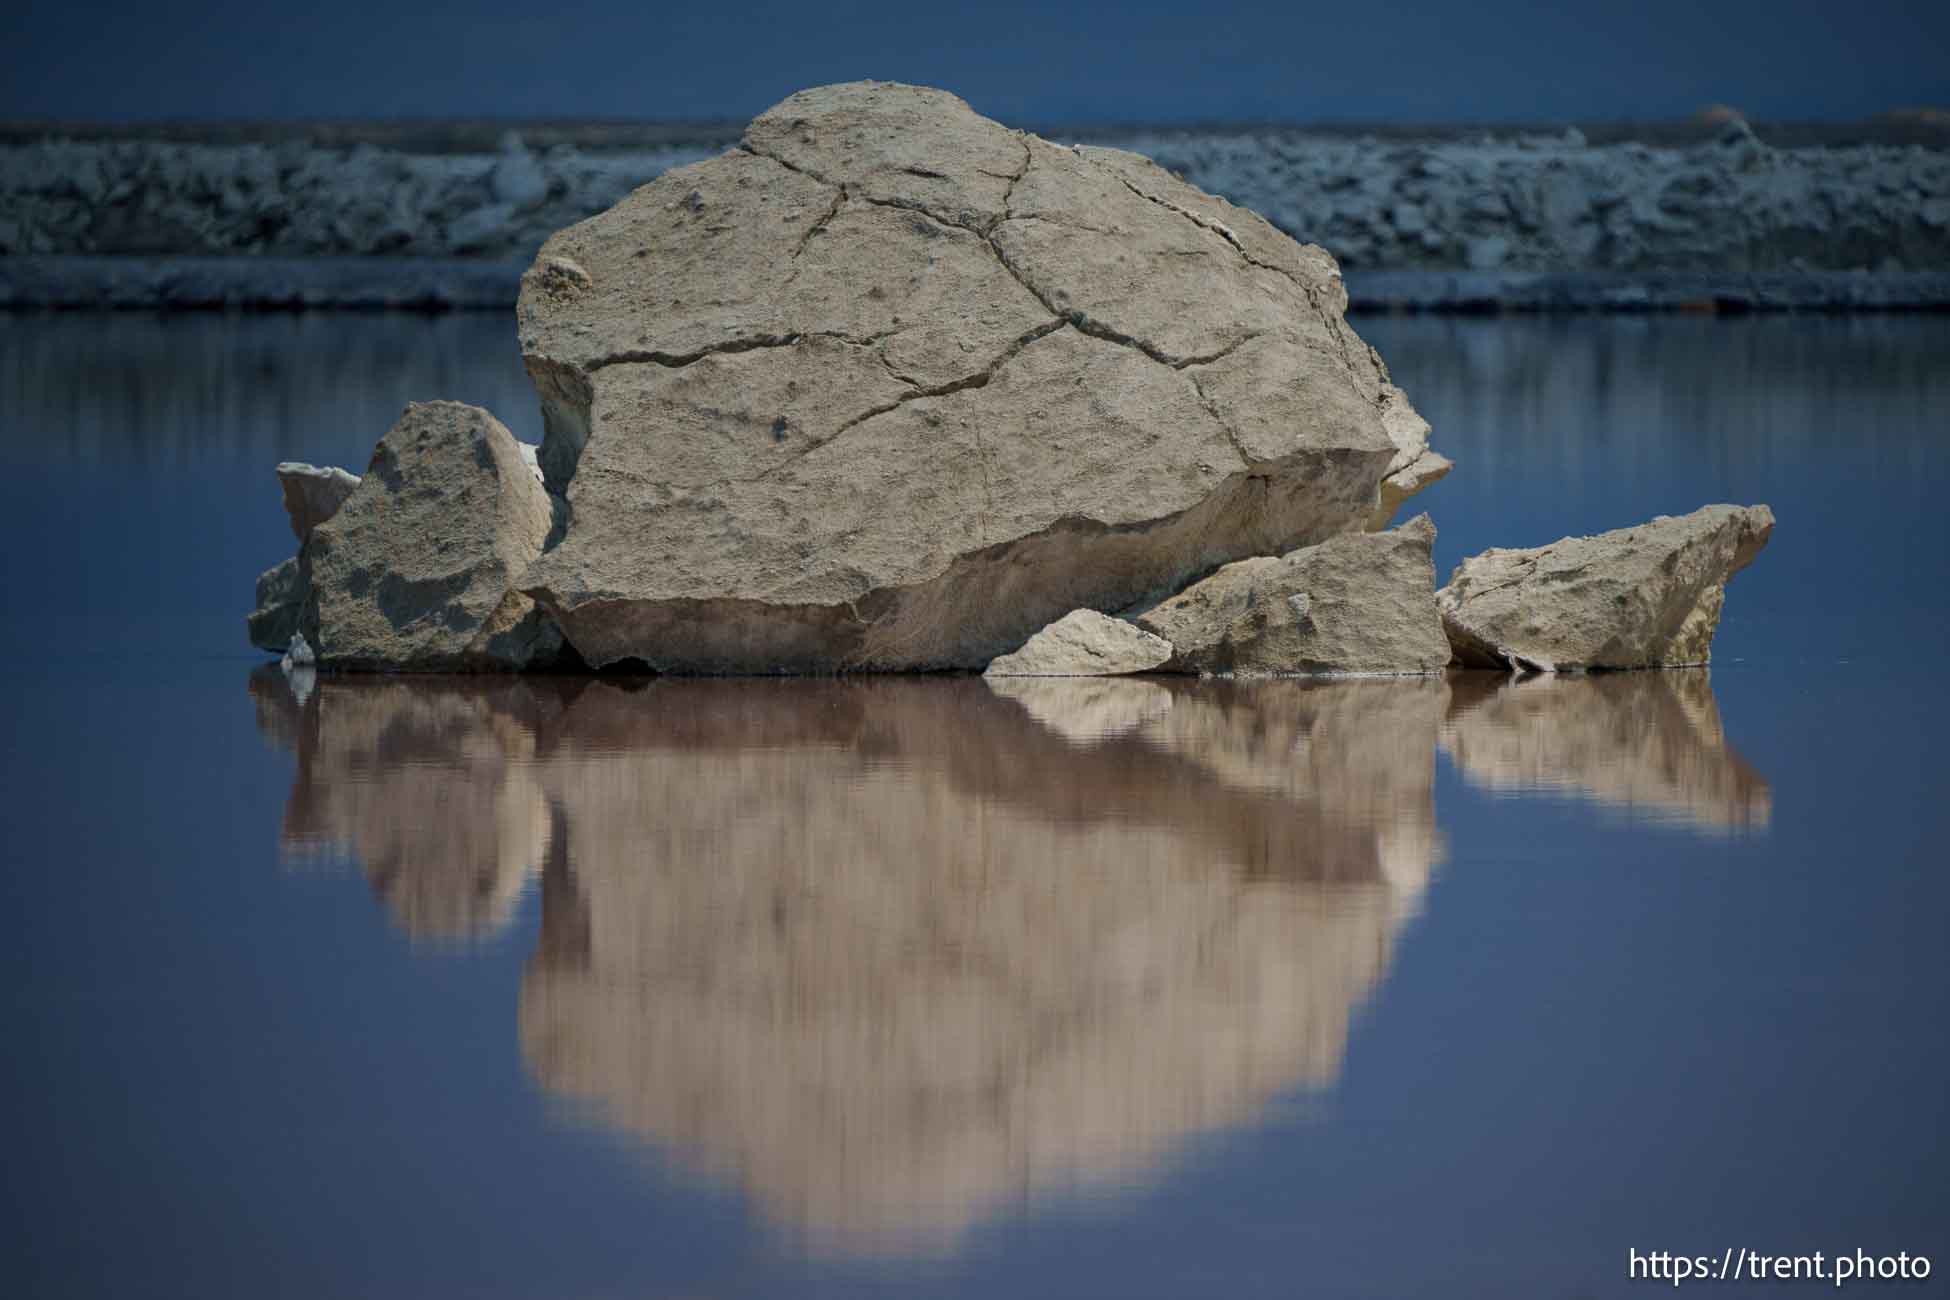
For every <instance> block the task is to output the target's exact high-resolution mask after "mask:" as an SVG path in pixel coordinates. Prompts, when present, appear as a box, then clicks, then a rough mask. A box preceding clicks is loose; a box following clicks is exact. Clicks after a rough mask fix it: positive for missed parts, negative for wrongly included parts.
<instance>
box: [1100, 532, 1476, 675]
mask: <svg viewBox="0 0 1950 1300" xmlns="http://www.w3.org/2000/svg"><path fill="white" fill-rule="evenodd" d="M1434 544H1435V525H1434V524H1433V523H1431V522H1430V521H1429V517H1428V516H1427V515H1417V516H1416V517H1415V518H1414V519H1411V520H1409V521H1408V522H1407V523H1405V524H1403V525H1402V526H1401V527H1399V528H1395V529H1392V530H1390V531H1388V532H1385V533H1361V534H1354V535H1350V536H1344V537H1335V538H1331V539H1329V540H1328V541H1325V542H1322V543H1320V544H1319V545H1317V546H1309V547H1304V548H1302V549H1300V550H1297V551H1293V552H1290V553H1288V554H1286V555H1281V556H1257V557H1255V558H1253V559H1249V560H1240V561H1239V562H1238V563H1236V564H1228V565H1226V566H1225V567H1224V568H1222V569H1220V570H1219V571H1218V572H1217V573H1214V574H1213V575H1212V576H1211V577H1209V578H1206V579H1205V580H1204V581H1202V582H1195V583H1193V584H1192V585H1191V586H1189V587H1187V588H1186V589H1185V590H1183V591H1181V592H1179V593H1178V594H1177V595H1175V596H1173V597H1171V598H1170V599H1169V600H1166V601H1164V602H1162V603H1161V604H1159V605H1157V606H1156V607H1154V608H1152V609H1151V610H1149V611H1147V612H1146V613H1144V614H1143V615H1141V616H1140V617H1139V618H1138V620H1137V623H1138V626H1140V627H1142V628H1144V629H1146V630H1147V631H1150V632H1155V633H1157V634H1158V635H1159V636H1161V637H1164V638H1165V639H1166V640H1167V641H1169V642H1170V643H1171V644H1172V646H1173V647H1174V648H1175V653H1174V655H1173V657H1172V660H1171V663H1170V667H1171V668H1172V669H1175V670H1178V671H1183V672H1200V673H1237V674H1242V675H1256V674H1284V673H1296V674H1298V673H1309V674H1310V673H1373V674H1418V673H1433V672H1438V671H1440V670H1441V669H1442V668H1443V667H1444V666H1445V665H1446V664H1447V663H1448V662H1449V642H1448V640H1447V638H1446V637H1444V636H1443V632H1442V620H1441V618H1440V617H1439V616H1438V615H1437V613H1436V608H1435V563H1434V561H1433V560H1432V559H1431V557H1430V549H1431V547H1433V546H1434Z"/></svg>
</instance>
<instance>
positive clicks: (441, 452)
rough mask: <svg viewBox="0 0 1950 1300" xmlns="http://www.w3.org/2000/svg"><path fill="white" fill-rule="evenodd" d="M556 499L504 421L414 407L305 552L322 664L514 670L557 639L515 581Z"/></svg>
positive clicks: (433, 406) (446, 408) (543, 658)
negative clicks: (530, 464) (537, 474)
mask: <svg viewBox="0 0 1950 1300" xmlns="http://www.w3.org/2000/svg"><path fill="white" fill-rule="evenodd" d="M550 522H551V507H550V503H549V498H548V493H547V492H546V491H545V490H544V489H543V487H542V485H541V483H540V482H539V481H537V480H536V478H535V474H534V471H533V470H532V469H530V467H529V466H528V464H527V462H526V461H525V460H524V458H523V456H522V454H521V449H520V445H519V444H518V443H517V442H516V441H515V438H514V435H513V434H511V433H509V432H508V430H507V429H506V427H504V426H503V425H502V424H501V422H500V421H499V420H497V419H495V418H494V417H493V416H491V415H489V414H488V413H487V412H486V411H483V410H481V409H480V408H479V407H477V406H468V405H465V404H464V403H461V402H416V403H414V404H413V405H411V406H409V407H407V408H406V413H405V414H404V415H402V416H401V417H400V420H399V423H397V424H395V425H394V426H393V427H392V429H391V430H390V431H389V432H388V433H387V434H386V436H385V437H384V438H383V439H381V440H380V443H379V446H378V447H376V448H375V449H374V450H373V453H372V463H371V464H370V465H369V466H368V467H367V469H366V473H365V475H364V477H363V478H361V480H360V481H359V486H358V487H357V488H356V489H355V490H354V491H353V493H352V495H351V496H350V497H348V498H347V499H346V502H345V504H344V505H343V506H342V507H340V509H339V511H338V513H337V514H336V515H335V516H333V517H332V518H331V519H330V520H328V521H326V522H325V523H322V524H319V525H318V526H317V527H316V528H314V529H313V530H312V533H311V538H310V540H309V541H308V542H306V543H305V546H304V549H303V551H302V552H301V553H300V564H301V567H302V568H303V569H304V571H305V574H306V575H307V577H308V579H309V583H310V594H309V596H308V598H307V600H308V604H307V609H306V616H305V620H304V621H305V623H306V624H307V625H308V626H307V629H306V630H308V631H309V630H310V629H311V628H313V627H315V628H316V632H317V635H316V638H315V639H316V641H317V652H318V661H319V664H320V665H321V666H322V667H326V668H352V669H384V670H407V671H481V670H486V671H497V670H499V671H508V670H517V669H521V668H528V667H536V666H541V665H544V664H546V663H548V662H549V661H551V660H552V659H554V658H555V656H556V655H557V653H558V652H559V651H560V648H561V634H560V633H559V632H558V631H557V629H556V628H555V627H554V625H553V624H551V623H550V622H549V621H548V620H547V619H546V618H545V617H543V616H542V614H541V613H540V611H538V610H537V609H536V608H535V604H534V602H533V601H531V600H530V599H529V598H528V597H526V596H524V595H522V594H521V593H520V592H519V591H516V590H514V586H513V584H514V582H515V580H516V579H517V578H519V577H520V575H521V574H522V573H523V572H524V571H525V570H526V569H527V567H528V564H529V562H530V561H532V560H533V559H534V558H535V556H536V555H538V554H540V552H541V549H542V541H543V539H544V538H545V537H546V536H547V535H548V531H549V526H550Z"/></svg>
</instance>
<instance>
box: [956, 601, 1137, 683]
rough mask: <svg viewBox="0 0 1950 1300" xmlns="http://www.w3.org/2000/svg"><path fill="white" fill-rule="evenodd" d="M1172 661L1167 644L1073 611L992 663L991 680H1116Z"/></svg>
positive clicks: (1117, 622) (1105, 616)
mask: <svg viewBox="0 0 1950 1300" xmlns="http://www.w3.org/2000/svg"><path fill="white" fill-rule="evenodd" d="M1170 658H1171V642H1169V641H1167V640H1165V639H1164V638H1163V637H1158V636H1153V635H1152V634H1151V633H1149V632H1146V631H1144V630H1143V629H1142V628H1139V627H1137V626H1136V625H1134V624H1131V623H1126V622H1125V621H1124V620H1123V619H1119V618H1112V617H1110V616H1109V615H1108V614H1099V613H1098V612H1097V611H1096V610H1094V609H1078V610H1072V611H1071V612H1070V613H1068V614H1065V615H1064V616H1063V617H1062V618H1059V619H1057V620H1056V621H1055V622H1054V623H1051V624H1050V625H1049V626H1048V627H1046V628H1044V629H1043V630H1042V631H1040V632H1038V633H1037V634H1036V635H1035V636H1032V637H1030V638H1029V640H1027V641H1025V642H1023V646H1022V649H1020V650H1017V651H1016V652H1015V653H1014V654H1006V655H1002V656H1001V657H999V658H997V659H994V660H991V661H990V663H989V666H988V673H987V675H988V676H990V677H1116V676H1119V675H1121V674H1124V673H1145V672H1150V671H1151V670H1152V669H1153V668H1156V667H1158V666H1159V665H1160V664H1162V663H1164V662H1165V661H1166V660H1167V659H1170Z"/></svg>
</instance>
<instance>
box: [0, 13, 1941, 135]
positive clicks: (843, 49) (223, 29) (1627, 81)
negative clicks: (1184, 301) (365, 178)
mask: <svg viewBox="0 0 1950 1300" xmlns="http://www.w3.org/2000/svg"><path fill="white" fill-rule="evenodd" d="M0 10H4V12H0V115H5V116H9V117H21V116H57V117H67V118H89V119H103V120H154V119H160V118H317V117H325V118H389V117H512V118H533V117H620V118H638V119H658V118H661V119H677V118H691V119H695V118H712V117H730V118H743V117H747V116H749V115H751V114H752V113H755V112H757V111H759V110H761V109H763V108H765V107H766V106H768V105H769V104H771V103H773V102H775V101H777V100H778V99H780V98H782V97H784V96H785V95H786V94H788V93H790V92H791V91H793V90H795V89H798V88H800V87H803V86H808V85H817V84H820V83H823V82H831V81H847V80H853V79H856V78H860V77H884V78H890V79H894V80H899V81H913V82H923V83H927V84H932V85H940V86H945V87H948V88H949V89H952V90H954V91H956V92H958V93H960V94H961V95H962V96H963V97H965V98H966V99H968V100H969V101H971V102H972V103H973V104H974V105H975V106H976V107H977V108H979V109H981V110H983V111H985V112H987V113H990V114H992V115H994V116H996V117H999V118H1002V119H1004V120H1008V121H1013V122H1022V123H1029V124H1035V123H1041V122H1052V121H1071V122H1088V121H1107V120H1119V119H1122V120H1132V119H1144V120H1152V121H1174V120H1191V119H1242V118H1244V119H1271V120H1295V121H1309V120H1312V121H1319V120H1373V121H1390V120H1392V121H1431V122H1434V121H1492V120H1507V121H1518V120H1526V121H1559V120H1583V121H1596V120H1608V119H1621V118H1671V117H1680V116H1684V115H1685V114H1687V113H1689V112H1691V111H1692V110H1693V109H1695V108H1697V107H1699V106H1700V105H1702V104H1705V103H1709V102H1724V103H1730V104H1734V105H1736V106H1738V107H1740V108H1742V109H1744V110H1745V111H1746V112H1748V113H1749V114H1750V115H1752V116H1755V117H1759V118H1769V119H1775V120H1780V119H1819V118H1831V119H1834V118H1854V117H1862V116H1866V115H1868V114H1872V113H1876V112H1880V111H1882V110H1884V109H1888V108H1891V107H1898V106H1908V105H1915V104H1927V103H1934V104H1939V105H1941V104H1944V103H1945V102H1946V101H1950V4H1947V3H1943V2H1942V0H1906V2H1905V0H1639V2H1637V3H1612V4H1603V5H1579V4H1575V3H1568V2H1562V0H1560V2H1557V3H1551V2H1549V0H1475V2H1474V3H1438V2H1435V0H1402V2H1399V3H1372V2H1363V0H1337V2H1336V3H1332V4H1326V3H1315V2H1307V3H1295V4H1285V5H1264V6H1256V5H1252V4H1244V3H1236V2H1231V0H1217V2H1215V3H1183V2H1180V3H1159V2H1158V0H1126V2H1125V3H1121V4H1092V3H1062V0H1040V2H1038V3H1019V2H1018V0H996V2H993V3H987V4H979V5H970V6H963V7H958V6H954V5H948V4H942V3H938V2H932V0H909V2H908V3H902V4H865V3H846V2H845V0H829V2H826V3H819V2H810V3H809V2H806V0H801V2H799V3H792V4H773V3H756V4H736V3H716V4H713V3H703V4H695V3H693V4H685V5H679V6H669V7H665V6H660V5H655V4H626V3H615V2H614V0H610V2H604V0H562V2H560V3H550V2H549V0H484V2H482V3H475V4H441V3H437V2H434V3H424V2H423V3H413V2H411V0H407V2H404V3H402V2H401V0H333V2H331V3H326V4H319V5H266V4H264V3H262V0H251V2H249V3H244V2H243V0H204V2H202V3H197V2H196V0H189V2H188V3H183V4H156V3H153V0H111V2H108V3H94V4H89V3H80V4H72V5H60V4H56V3H40V2H36V0H28V2H27V3H15V4H8V5H5V6H0Z"/></svg>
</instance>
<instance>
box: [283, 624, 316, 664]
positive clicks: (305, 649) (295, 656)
mask: <svg viewBox="0 0 1950 1300" xmlns="http://www.w3.org/2000/svg"><path fill="white" fill-rule="evenodd" d="M280 662H281V665H282V667H283V668H284V670H285V671H286V672H290V671H291V670H293V669H294V668H310V667H312V666H313V665H315V664H317V662H318V656H317V655H315V654H313V653H312V651H311V645H310V643H309V642H307V641H306V640H305V634H304V633H302V632H299V633H297V634H295V635H294V636H293V637H292V638H291V645H290V646H289V647H288V648H287V649H286V650H285V652H284V658H283V660H281V661H280Z"/></svg>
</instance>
